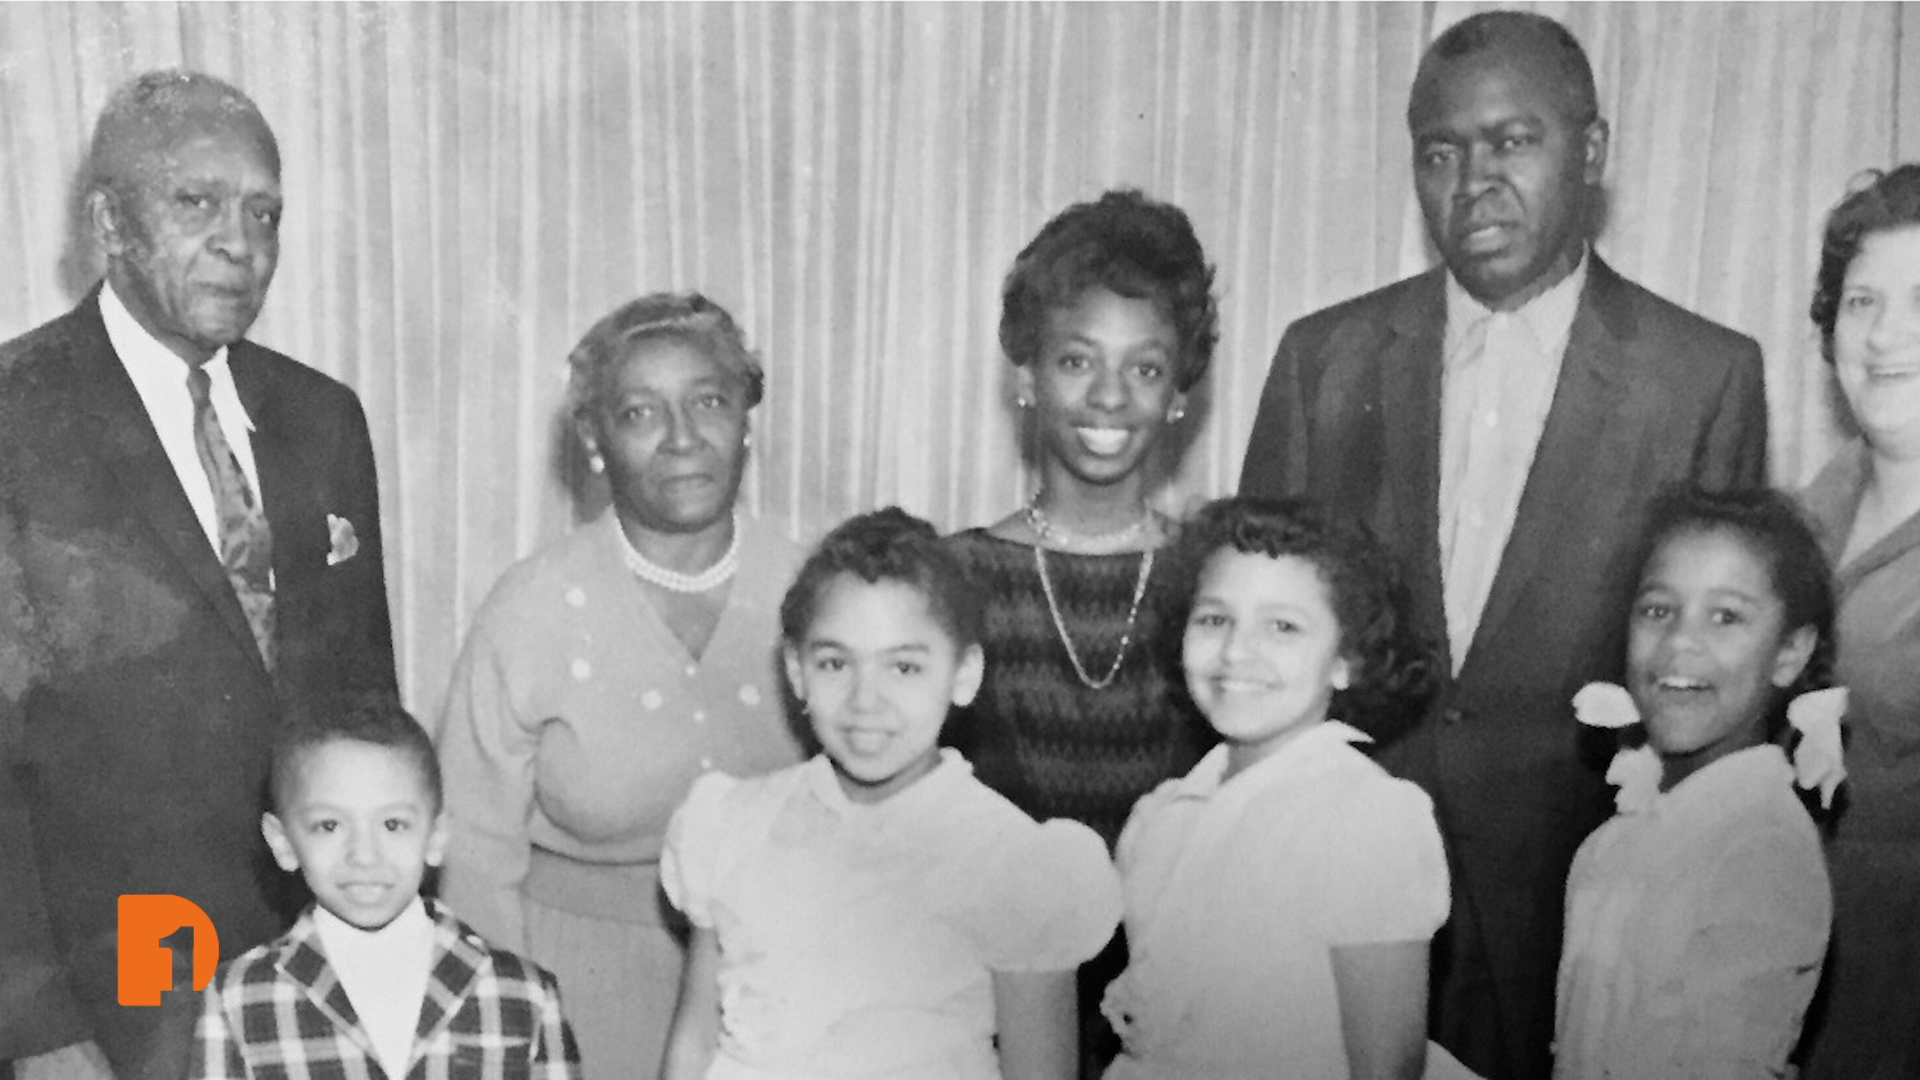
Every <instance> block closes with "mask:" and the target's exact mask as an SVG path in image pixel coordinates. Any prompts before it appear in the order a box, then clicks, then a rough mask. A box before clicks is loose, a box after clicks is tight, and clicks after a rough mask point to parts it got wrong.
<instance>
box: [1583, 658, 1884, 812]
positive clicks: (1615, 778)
mask: <svg viewBox="0 0 1920 1080" xmlns="http://www.w3.org/2000/svg"><path fill="white" fill-rule="evenodd" d="M1846 711H1847V689H1846V687H1844V686H1835V687H1831V688H1829V689H1826V690H1816V691H1814V692H1812V693H1809V694H1802V695H1800V696H1799V697H1797V698H1794V699H1793V701H1792V702H1791V703H1789V704H1788V705H1787V722H1788V723H1790V724H1792V725H1793V729H1794V730H1795V731H1798V732H1799V733H1800V745H1799V746H1797V747H1795V748H1794V751H1793V777H1794V783H1796V784H1798V785H1799V786H1801V787H1803V788H1806V789H1808V790H1809V791H1812V790H1818V791H1819V792H1820V805H1821V806H1823V807H1828V806H1832V805H1833V793H1834V791H1835V789H1837V788H1839V786H1840V782H1841V781H1842V780H1845V779H1846V778H1847V769H1846V765H1845V764H1844V762H1843V761H1842V754H1841V750H1840V718H1841V717H1842V716H1844V715H1846ZM1573 715H1574V716H1575V717H1576V718H1577V719H1579V721H1580V722H1581V723H1583V724H1585V725H1587V726H1588V727H1597V728H1609V729H1614V730H1618V729H1620V728H1625V727H1632V726H1633V725H1635V724H1637V723H1639V722H1640V710H1639V708H1638V707H1637V706H1636V705H1634V703H1633V695H1631V694H1629V693H1627V691H1626V690H1625V689H1624V688H1622V687H1619V686H1615V685H1613V684H1612V683H1600V682H1596V683H1588V684H1587V685H1585V686H1583V687H1581V688H1580V692H1579V693H1577V694H1575V695H1573ZM1660 775H1661V765H1660V755H1659V754H1658V753H1657V752H1656V751H1655V750H1654V749H1653V747H1651V746H1647V745H1642V746H1637V747H1633V748H1631V749H1622V750H1620V751H1619V752H1618V753H1616V754H1614V755H1613V761H1612V762H1611V763H1610V764H1609V765H1608V766H1607V783H1609V784H1612V785H1614V786H1615V787H1617V788H1619V789H1620V790H1619V791H1617V792H1616V793H1615V794H1614V797H1613V803H1614V807H1615V809H1617V810H1619V812H1620V813H1623V814H1634V813H1639V812H1640V811H1642V810H1645V809H1647V808H1648V807H1650V806H1652V805H1653V803H1654V800H1655V799H1657V798H1658V797H1659V795H1660Z"/></svg>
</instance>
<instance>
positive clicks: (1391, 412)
mask: <svg viewBox="0 0 1920 1080" xmlns="http://www.w3.org/2000/svg"><path fill="white" fill-rule="evenodd" d="M1443 273H1444V271H1436V272H1433V273H1429V274H1428V275H1426V278H1425V279H1423V281H1422V283H1421V286H1420V288H1418V289H1417V290H1414V291H1412V292H1410V293H1409V294H1408V295H1407V297H1406V299H1405V300H1404V301H1403V302H1402V303H1401V304H1400V305H1399V307H1397V308H1396V309H1395V310H1394V311H1393V312H1392V313H1391V314H1390V315H1389V316H1388V323H1389V326H1390V328H1391V329H1392V331H1393V338H1392V340H1391V342H1389V344H1388V345H1387V348H1386V349H1385V351H1384V352H1383V353H1382V354H1381V356H1380V367H1381V370H1380V398H1381V402H1380V404H1381V414H1382V419H1383V427H1384V433H1383V436H1382V437H1383V439H1384V442H1385V446H1384V450H1385V456H1386V462H1385V466H1386V467H1385V474H1386V484H1387V491H1386V496H1387V497H1386V500H1385V501H1386V503H1387V504H1388V506H1389V507H1390V509H1389V510H1388V511H1387V512H1386V513H1384V514H1382V515H1380V516H1379V517H1377V518H1376V521H1375V527H1376V528H1377V529H1379V530H1380V531H1381V537H1382V539H1388V538H1389V537H1394V536H1397V537H1399V538H1400V539H1399V542H1398V545H1397V546H1398V554H1399V558H1400V561H1401V564H1402V566H1403V567H1404V568H1405V573H1406V575H1407V588H1408V589H1409V590H1410V591H1411V592H1412V594H1413V604H1414V611H1415V613H1416V618H1417V619H1418V621H1419V623H1420V625H1421V626H1423V627H1424V628H1425V629H1426V631H1427V632H1428V633H1429V634H1430V635H1432V636H1433V639H1434V640H1435V641H1436V642H1437V643H1439V645H1440V647H1441V649H1442V651H1443V652H1449V651H1450V650H1451V649H1452V648H1453V647H1454V646H1453V644H1452V643H1451V642H1448V641H1447V640H1446V618H1445V615H1444V614H1443V613H1444V611H1445V610H1446V603H1445V599H1444V595H1443V592H1442V588H1441V583H1440V390H1441V384H1440V380H1441V376H1442V360H1443V358H1442V355H1441V353H1442V350H1443V349H1444V347H1445V337H1446V325H1447V309H1446V299H1445V292H1444V286H1443V282H1444V278H1442V277H1441V276H1440V275H1441V274H1443ZM1442 661H1443V663H1451V659H1450V657H1443V658H1442Z"/></svg>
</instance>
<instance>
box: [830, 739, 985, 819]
mask: <svg viewBox="0 0 1920 1080" xmlns="http://www.w3.org/2000/svg"><path fill="white" fill-rule="evenodd" d="M800 768H801V770H802V775H803V776H804V777H805V785H806V789H807V792H808V793H809V794H810V795H812V796H813V801H814V802H815V803H817V804H818V805H819V806H820V807H821V808H823V809H825V810H826V811H828V812H829V813H831V814H832V815H833V816H834V817H835V818H837V819H839V820H841V821H857V820H869V821H877V820H880V818H881V817H882V816H884V817H886V818H896V817H900V816H902V815H905V814H911V813H913V812H914V810H915V808H916V807H920V806H940V805H943V804H945V803H947V802H948V801H950V800H948V799H947V798H946V796H945V795H944V794H943V793H944V792H945V791H946V790H947V789H948V788H949V787H951V786H952V785H954V784H956V783H958V782H960V780H961V779H962V778H963V777H965V776H967V775H969V774H971V773H972V772H973V766H972V765H970V764H968V763H967V759H966V758H964V757H961V756H960V752H959V751H957V750H954V749H952V748H951V747H942V748H941V750H940V764H938V765H936V766H934V768H933V771H932V772H930V773H928V774H927V775H925V776H923V777H921V778H920V779H918V780H916V781H914V782H913V783H911V784H909V785H907V787H906V788H905V789H904V790H901V791H897V792H895V793H893V794H892V795H891V796H889V797H887V798H885V799H882V800H881V801H879V802H877V803H858V802H854V801H853V800H852V799H849V798H847V792H846V789H845V788H843V787H841V786H840V778H839V777H838V776H836V775H834V768H833V760H832V759H831V758H829V757H827V755H825V754H815V755H814V756H813V757H812V758H810V759H809V760H807V761H806V762H805V763H804V764H802V765H801V766H800Z"/></svg>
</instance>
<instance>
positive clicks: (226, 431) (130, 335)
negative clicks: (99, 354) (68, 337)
mask: <svg viewBox="0 0 1920 1080" xmlns="http://www.w3.org/2000/svg"><path fill="white" fill-rule="evenodd" d="M100 321H101V322H102V323H104V324H105V325H106V328H107V340H108V341H109V342H111V343H112V345H113V351H114V352H115V353H116V354H117V355H118V356H119V357H120V365H121V367H123V368H125V369H126V372H127V378H129V379H131V380H132V381H133V388H134V391H135V392H137V393H138V394H139V395H140V404H141V405H142V407H144V408H145V409H146V410H147V419H148V421H150V422H151V423H152V424H153V431H154V434H155V435H157V436H159V439H160V447H161V449H163V450H165V451H166V454H167V460H168V461H169V462H170V463H172V465H173V472H174V476H175V477H177V478H178V479H179V481H180V487H181V489H182V490H183V491H185V492H186V495H187V501H188V502H189V503H191V504H192V505H193V512H194V516H195V517H197V518H198V519H199V521H200V529H201V531H202V532H204V533H205V534H206V537H207V542H208V543H209V544H211V545H212V546H213V550H214V553H215V554H216V555H217V554H219V552H220V522H219V512H218V511H217V510H216V509H215V507H214V505H213V482H212V481H211V480H209V479H208V478H207V471H206V468H205V467H204V466H202V465H201V464H200V452H199V451H198V450H197V449H195V446H194V438H193V428H194V419H193V394H192V393H191V392H189V391H188V390H187V363H186V361H184V360H182V359H180V357H179V356H177V355H175V354H174V351H173V350H172V349H169V348H167V347H166V346H165V345H163V344H161V343H160V340H159V339H158V338H155V337H154V336H153V335H152V334H149V333H147V330H146V328H145V327H143V326H141V325H140V322H139V320H137V319H135V318H134V317H133V313H132V312H130V311H128V310H127V307H126V304H125V303H124V302H123V301H122V300H121V299H120V297H119V296H118V295H117V294H116V293H115V292H114V291H113V284H112V283H111V282H101V284H100ZM204 367H205V369H206V372H207V380H208V391H207V393H208V399H209V400H210V401H211V402H212V403H213V414H214V416H216V417H218V418H219V420H220V431H221V434H223V435H225V436H226V439H227V445H228V446H229V447H231V448H232V450H233V456H234V458H235V459H236V460H238V461H239V462H240V471H241V472H242V473H243V474H245V475H246V478H247V483H249V484H251V485H253V490H254V493H255V495H256V496H258V495H259V494H260V473H259V470H258V468H257V467H256V466H255V465H254V458H253V440H252V438H251V437H250V436H251V434H252V432H253V419H252V418H251V417H249V416H248V415H247V410H246V406H244V405H242V404H241V403H240V392H239V391H238V390H237V389H236V388H235V387H234V383H233V371H232V368H231V366H230V365H229V364H228V363H227V350H226V349H225V348H224V347H222V348H221V349H220V350H219V351H218V352H216V353H214V354H213V356H212V357H211V358H209V359H208V360H207V362H206V364H205V365H204Z"/></svg>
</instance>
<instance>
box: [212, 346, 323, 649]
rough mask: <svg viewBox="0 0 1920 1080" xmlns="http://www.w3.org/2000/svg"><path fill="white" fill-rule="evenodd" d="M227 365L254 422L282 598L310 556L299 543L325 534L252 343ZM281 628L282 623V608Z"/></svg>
mask: <svg viewBox="0 0 1920 1080" xmlns="http://www.w3.org/2000/svg"><path fill="white" fill-rule="evenodd" d="M227 365H228V367H229V369H230V370H231V371H232V372H233V386H234V391H235V392H236V393H237V394H239V396H240V404H241V405H242V406H244V407H245V408H246V410H247V419H249V420H251V421H252V422H253V435H252V438H251V439H250V442H251V445H252V446H253V465H254V468H255V470H257V471H258V472H259V474H260V507H261V510H262V511H263V512H264V513H265V514H266V516H267V527H268V528H269V529H271V530H272V532H273V571H274V579H275V582H276V586H277V592H278V593H280V594H281V598H284V596H285V593H286V592H287V586H288V584H289V583H290V582H292V581H293V580H295V579H296V577H297V575H298V569H297V568H298V567H300V566H302V565H306V564H308V563H310V562H311V560H309V559H306V558H305V556H306V555H309V554H311V553H307V552H303V551H301V543H302V541H304V540H307V539H309V538H310V537H309V534H311V537H324V536H325V535H326V534H325V531H324V528H323V527H322V526H318V525H312V524H311V523H310V522H309V521H308V519H309V518H310V517H311V516H312V515H311V514H310V513H309V512H308V511H309V508H310V506H311V504H312V499H311V498H310V497H308V495H307V492H308V490H309V485H310V481H311V478H310V477H308V476H305V475H303V473H302V470H301V458H300V456H299V455H298V454H297V453H296V452H295V450H294V447H293V446H292V445H291V444H290V443H289V442H288V439H287V425H286V424H285V423H283V422H282V418H281V417H280V415H279V412H278V406H279V400H278V399H277V398H276V397H275V396H274V394H273V393H272V386H271V385H270V384H269V376H268V373H267V371H266V369H265V367H264V366H263V365H262V364H261V363H260V357H259V356H258V355H257V352H256V350H255V349H254V347H253V346H252V345H250V344H248V343H247V342H244V341H242V342H238V343H236V344H235V345H234V346H233V347H232V348H230V349H229V350H228V351H227ZM281 615H282V617H283V622H282V626H284V625H285V622H284V617H285V615H286V612H285V611H282V612H281Z"/></svg>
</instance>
